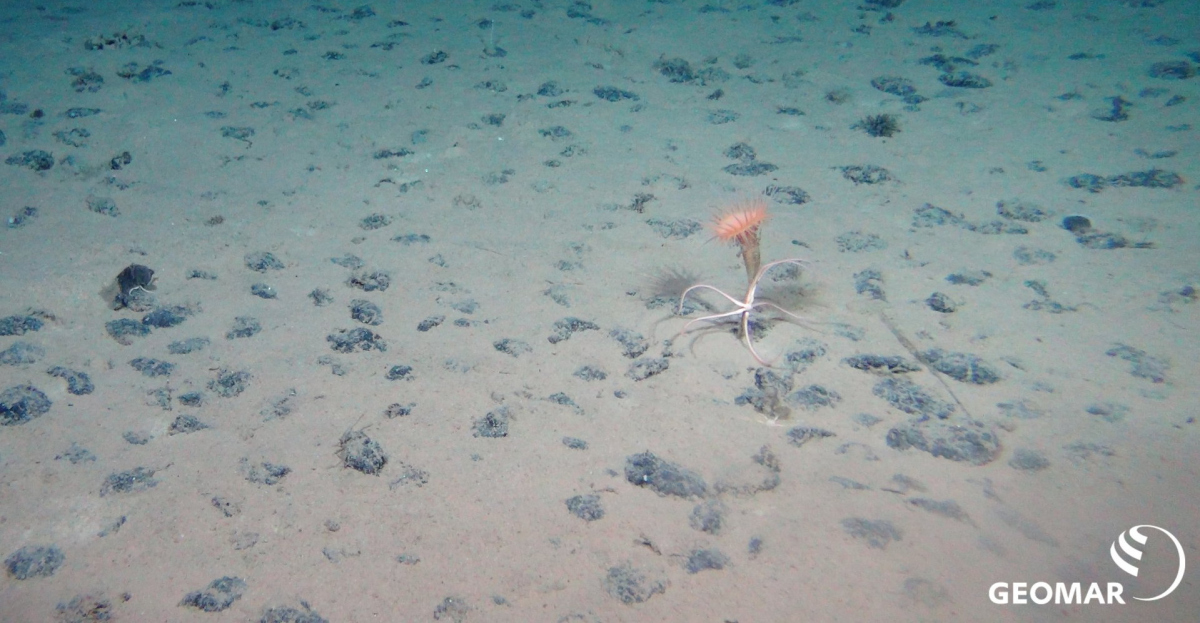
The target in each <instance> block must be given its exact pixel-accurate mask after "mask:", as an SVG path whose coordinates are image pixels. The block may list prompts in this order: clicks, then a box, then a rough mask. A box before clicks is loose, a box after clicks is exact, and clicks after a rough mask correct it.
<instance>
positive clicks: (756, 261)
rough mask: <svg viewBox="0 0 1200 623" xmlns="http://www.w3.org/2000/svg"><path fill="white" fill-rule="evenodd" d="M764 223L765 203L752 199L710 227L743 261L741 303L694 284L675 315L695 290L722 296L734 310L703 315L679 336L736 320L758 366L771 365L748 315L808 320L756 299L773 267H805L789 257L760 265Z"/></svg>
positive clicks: (724, 294) (801, 260) (715, 289)
mask: <svg viewBox="0 0 1200 623" xmlns="http://www.w3.org/2000/svg"><path fill="white" fill-rule="evenodd" d="M766 220H767V202H766V199H763V198H761V197H759V198H755V199H751V200H749V201H745V202H742V203H739V204H736V205H734V206H733V207H731V208H729V209H728V210H726V211H724V212H722V213H721V214H720V215H718V216H717V217H716V218H715V219H714V220H713V222H712V224H711V225H710V228H711V229H712V231H713V235H714V237H715V238H717V239H718V240H720V241H722V242H728V243H735V244H737V245H738V255H739V256H741V258H742V263H743V264H744V265H745V267H746V277H747V279H748V280H749V285H748V286H747V288H746V294H745V296H744V297H742V298H741V299H740V300H739V299H737V298H734V297H733V296H731V295H729V294H727V293H726V292H724V291H723V290H721V289H719V288H717V287H716V286H713V285H709V284H707V283H697V284H694V285H692V286H691V287H689V288H687V289H686V290H684V291H683V294H682V295H680V297H679V308H678V310H677V313H678V314H680V315H682V314H683V306H684V303H685V302H686V300H687V297H688V295H689V294H692V293H693V292H696V291H698V290H709V291H712V292H715V293H717V294H719V295H720V296H722V297H724V298H725V300H727V301H729V302H730V303H732V304H733V306H734V309H733V310H731V311H727V312H723V313H719V314H712V315H709V316H703V317H701V318H695V319H693V320H690V321H688V323H687V324H685V325H684V326H683V329H681V330H680V331H679V334H680V335H683V334H685V333H687V332H688V331H689V330H691V328H692V326H693V325H695V324H696V323H699V322H720V321H723V320H724V319H727V318H728V319H734V318H736V319H737V322H738V337H739V338H740V339H741V340H742V343H743V344H745V345H746V349H747V350H749V351H750V355H751V356H752V357H754V360H755V361H757V362H758V363H759V365H763V366H767V367H770V366H771V364H770V363H768V362H767V361H766V360H765V359H763V358H762V356H760V355H759V354H758V351H757V350H755V348H754V340H753V336H752V335H751V334H750V327H751V325H750V316H751V314H753V313H755V312H756V311H757V310H761V309H766V308H769V309H773V310H775V311H778V312H780V313H782V314H784V315H785V316H787V317H789V318H791V319H793V320H795V321H798V322H799V323H801V324H806V323H807V322H808V320H807V319H806V318H804V317H803V316H799V315H797V314H794V313H792V312H790V311H788V310H786V309H784V308H782V307H780V306H779V305H777V304H775V303H772V302H770V301H765V300H759V298H758V289H759V285H760V284H761V283H762V279H763V277H764V276H765V275H766V274H767V273H768V272H770V270H771V269H773V268H775V267H776V266H783V265H786V264H794V265H796V266H800V267H803V266H805V265H807V264H808V261H807V260H803V259H800V258H788V259H783V260H775V261H774V262H769V263H767V264H765V265H763V264H762V252H761V249H760V242H759V229H760V228H761V227H762V225H763V223H764V222H766Z"/></svg>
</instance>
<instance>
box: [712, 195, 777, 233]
mask: <svg viewBox="0 0 1200 623" xmlns="http://www.w3.org/2000/svg"><path fill="white" fill-rule="evenodd" d="M766 220H767V202H766V200H765V199H762V198H755V199H750V200H747V201H741V202H738V203H736V204H734V205H733V206H731V207H729V208H727V209H726V210H724V211H723V212H721V213H720V214H719V215H717V217H716V218H715V219H713V222H712V230H713V234H714V235H715V236H716V237H717V239H718V240H720V241H721V242H737V243H738V244H745V243H746V242H747V239H748V238H749V237H750V236H753V235H755V234H757V233H758V226H759V225H762V224H763V221H766Z"/></svg>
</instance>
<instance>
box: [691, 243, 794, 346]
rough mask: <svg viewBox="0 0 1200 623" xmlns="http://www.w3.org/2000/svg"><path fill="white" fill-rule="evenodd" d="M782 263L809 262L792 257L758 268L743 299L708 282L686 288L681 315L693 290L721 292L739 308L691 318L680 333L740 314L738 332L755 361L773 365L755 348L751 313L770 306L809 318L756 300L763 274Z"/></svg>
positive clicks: (786, 312)
mask: <svg viewBox="0 0 1200 623" xmlns="http://www.w3.org/2000/svg"><path fill="white" fill-rule="evenodd" d="M780 264H795V265H797V266H803V265H804V264H807V262H806V261H804V260H801V259H797V258H791V259H786V260H776V261H774V262H770V263H768V264H765V265H764V266H763V267H762V268H760V269H758V273H757V274H756V275H754V279H753V280H751V281H750V287H749V288H747V289H746V298H745V299H744V300H741V301H739V300H737V299H735V298H733V297H732V296H730V295H728V294H726V293H725V292H724V291H722V290H721V289H719V288H717V287H715V286H710V285H708V284H707V283H698V284H696V285H694V286H691V287H689V288H688V289H686V290H684V291H683V294H681V295H680V296H679V312H678V313H679V314H680V315H682V314H683V303H684V301H685V300H686V299H687V295H688V294H689V293H690V292H691V291H692V290H712V291H713V292H716V293H717V294H720V295H721V296H723V297H725V298H726V299H727V300H728V301H729V302H730V303H733V304H734V306H735V307H737V309H734V310H733V311H728V312H724V313H720V314H713V315H711V316H704V317H702V318H695V319H693V320H690V321H688V323H687V324H685V325H683V329H681V330H680V331H679V335H683V334H684V333H687V332H688V328H689V327H691V326H692V325H694V324H696V323H697V322H703V321H706V320H707V321H710V322H711V321H715V320H720V319H722V318H731V317H733V316H738V317H739V318H738V333H739V334H740V335H741V338H742V343H743V344H745V345H746V348H747V349H749V350H750V355H751V356H753V357H754V360H755V361H757V362H758V363H759V364H760V365H763V366H766V367H768V368H769V367H771V364H769V363H767V361H766V360H765V359H763V358H762V357H760V356H759V354H758V351H756V350H754V341H753V339H752V337H751V335H750V314H752V313H754V310H755V309H758V308H760V307H770V308H773V309H775V310H776V311H780V312H783V313H784V314H787V315H788V316H791V317H792V318H795V319H796V320H798V321H800V322H801V323H807V322H808V320H807V319H806V318H804V317H802V316H798V315H796V314H793V313H792V312H790V311H788V310H786V309H784V308H782V307H780V306H778V305H776V304H775V303H772V302H770V301H756V300H755V297H756V296H757V295H758V284H759V282H760V281H762V278H763V275H765V274H767V271H768V270H771V269H772V268H774V267H775V266H779V265H780Z"/></svg>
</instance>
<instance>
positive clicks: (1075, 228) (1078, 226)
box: [1062, 214, 1092, 235]
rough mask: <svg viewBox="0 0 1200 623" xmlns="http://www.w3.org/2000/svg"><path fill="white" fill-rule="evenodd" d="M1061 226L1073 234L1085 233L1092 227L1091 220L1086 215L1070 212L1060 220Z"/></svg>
mask: <svg viewBox="0 0 1200 623" xmlns="http://www.w3.org/2000/svg"><path fill="white" fill-rule="evenodd" d="M1062 228H1063V229H1065V230H1067V231H1069V232H1071V233H1073V234H1075V235H1081V234H1086V233H1087V232H1089V231H1091V229H1092V221H1091V220H1089V219H1088V217H1086V216H1080V215H1078V214H1072V215H1071V216H1068V217H1066V218H1064V219H1063V220H1062Z"/></svg>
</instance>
